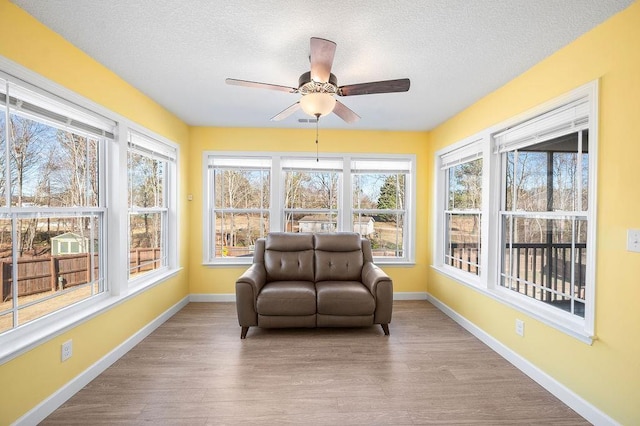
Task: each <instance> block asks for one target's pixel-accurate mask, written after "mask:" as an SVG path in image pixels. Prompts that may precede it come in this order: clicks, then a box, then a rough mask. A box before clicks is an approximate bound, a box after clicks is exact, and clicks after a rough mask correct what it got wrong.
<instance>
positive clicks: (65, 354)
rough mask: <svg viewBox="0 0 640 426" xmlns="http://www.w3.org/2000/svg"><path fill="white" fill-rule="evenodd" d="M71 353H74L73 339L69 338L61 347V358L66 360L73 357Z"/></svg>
mask: <svg viewBox="0 0 640 426" xmlns="http://www.w3.org/2000/svg"><path fill="white" fill-rule="evenodd" d="M71 355H73V340H67V341H66V342H64V343H63V344H62V347H61V349H60V358H61V359H62V361H66V360H68V359H69V358H71Z"/></svg>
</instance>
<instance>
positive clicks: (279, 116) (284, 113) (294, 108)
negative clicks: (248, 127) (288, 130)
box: [271, 102, 300, 121]
mask: <svg viewBox="0 0 640 426" xmlns="http://www.w3.org/2000/svg"><path fill="white" fill-rule="evenodd" d="M299 109H300V102H296V103H295V104H293V105H291V106H289V107H287V108H285V109H284V110H282V111H280V112H279V113H277V114H276V115H274V116H273V117H271V121H280V120H284V119H285V118H287V117H288V116H290V115H291V114H293V113H294V112H296V111H297V110H299Z"/></svg>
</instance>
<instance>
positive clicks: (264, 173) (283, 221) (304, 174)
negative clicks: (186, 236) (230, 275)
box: [204, 152, 415, 264]
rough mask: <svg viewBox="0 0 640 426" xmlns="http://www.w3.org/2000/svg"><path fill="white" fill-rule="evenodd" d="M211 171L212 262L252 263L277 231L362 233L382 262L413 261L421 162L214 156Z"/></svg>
mask: <svg viewBox="0 0 640 426" xmlns="http://www.w3.org/2000/svg"><path fill="white" fill-rule="evenodd" d="M204 164H205V168H206V170H207V171H206V175H205V182H207V187H206V188H205V196H206V199H207V203H206V204H207V205H206V206H205V214H204V217H205V229H207V232H206V238H205V240H206V241H205V260H204V261H205V263H214V264H216V263H219V264H227V263H249V262H250V261H251V257H252V255H253V245H254V244H255V240H256V239H258V238H261V237H264V236H265V235H266V234H267V233H268V232H272V231H285V232H339V231H355V232H359V233H360V234H361V235H363V236H365V237H366V238H368V239H370V240H371V242H372V246H373V254H374V257H375V258H376V260H377V261H384V262H390V263H391V262H400V263H402V262H412V261H413V239H412V237H411V229H412V227H413V226H414V224H413V220H414V219H413V210H412V209H413V207H412V206H413V205H414V203H413V191H412V188H413V187H414V185H415V183H414V174H413V172H412V171H413V170H414V169H415V158H414V157H407V156H392V155H391V156H370V157H364V158H360V157H358V158H357V159H355V158H353V159H352V158H351V156H347V155H345V156H341V155H325V156H323V157H320V158H319V159H318V158H316V156H304V155H300V154H296V155H280V154H273V155H271V156H270V157H264V156H263V155H262V156H260V155H252V154H251V153H215V152H208V153H205V154H204Z"/></svg>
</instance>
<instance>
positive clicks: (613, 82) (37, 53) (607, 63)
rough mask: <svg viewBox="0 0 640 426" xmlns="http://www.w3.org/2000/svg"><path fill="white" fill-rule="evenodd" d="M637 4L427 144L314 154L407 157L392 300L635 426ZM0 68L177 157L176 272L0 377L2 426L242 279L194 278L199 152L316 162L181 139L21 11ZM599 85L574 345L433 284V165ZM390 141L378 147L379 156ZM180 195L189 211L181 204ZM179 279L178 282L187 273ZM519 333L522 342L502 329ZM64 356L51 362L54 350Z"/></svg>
mask: <svg viewBox="0 0 640 426" xmlns="http://www.w3.org/2000/svg"><path fill="white" fill-rule="evenodd" d="M638 46H640V3H638V2H636V3H634V4H633V5H632V6H631V7H630V8H629V9H627V10H626V11H624V12H622V13H620V14H618V15H617V16H615V17H614V18H612V19H611V20H609V21H607V22H606V23H604V24H603V25H601V26H600V27H598V28H596V29H595V30H593V31H591V32H589V33H587V34H586V35H584V36H583V37H581V38H580V39H578V40H577V41H576V42H574V43H572V44H570V45H569V46H567V47H566V48H564V49H562V50H561V51H559V52H557V53H556V54H554V55H552V56H551V57H550V58H548V59H546V60H544V61H542V62H541V63H540V64H538V65H536V66H535V67H534V68H532V69H531V70H529V71H528V72H526V73H525V74H523V75H522V76H520V77H518V78H516V79H515V80H513V81H512V82H510V83H509V84H507V85H505V86H504V87H502V88H501V89H499V90H497V91H496V92H494V93H492V94H490V95H489V96H487V97H486V98H484V99H482V100H481V101H479V102H478V103H476V104H475V105H473V106H471V107H470V108H468V109H467V110H465V111H464V112H462V113H461V114H459V115H458V116H456V117H454V118H453V119H451V120H449V121H447V122H446V123H444V124H442V125H441V126H439V127H438V128H436V129H435V130H434V131H433V132H430V133H426V132H423V133H421V132H365V131H331V130H322V129H321V130H320V150H321V152H378V153H382V152H392V153H413V154H416V156H417V169H418V170H417V180H418V186H417V194H418V197H417V228H416V232H417V237H416V265H415V266H411V267H400V266H397V267H385V270H387V271H388V272H389V273H390V275H391V276H392V278H393V279H394V283H395V290H396V291H399V292H415V291H418V292H424V291H426V290H427V283H428V290H429V292H430V293H431V294H433V295H434V296H435V297H437V298H438V299H440V300H442V301H443V302H444V303H446V304H447V305H449V306H450V307H452V308H453V309H455V310H456V311H457V312H458V313H460V314H461V315H463V316H464V317H466V318H468V319H469V320H471V321H472V322H474V323H475V324H476V325H478V326H479V327H481V328H482V329H483V330H485V331H486V332H488V333H489V334H491V335H492V336H494V337H495V338H497V339H498V340H500V341H501V342H503V343H504V344H505V345H507V346H508V347H510V348H511V349H513V350H514V351H516V352H517V353H519V354H521V355H522V356H524V357H525V358H527V359H528V360H530V361H531V362H532V363H534V364H535V365H537V366H538V367H540V368H541V369H543V370H544V371H546V372H547V373H549V374H550V375H551V376H553V377H554V378H556V379H557V380H559V381H560V382H561V383H563V384H564V385H566V386H567V387H569V388H570V389H572V390H573V391H575V392H576V393H578V394H579V395H581V396H582V397H584V398H585V399H586V400H587V401H588V402H590V403H592V404H593V405H595V406H596V407H598V408H599V409H601V410H603V411H604V412H606V413H607V414H608V415H610V416H612V417H613V418H615V419H616V420H618V421H620V422H621V423H623V424H637V423H640V415H639V408H638V405H637V395H640V356H638V354H640V340H638V338H637V336H639V335H640V309H637V308H636V305H637V304H638V300H640V285H638V282H639V281H638V279H637V277H638V276H640V254H636V253H629V252H627V251H625V231H626V229H628V228H640V215H639V214H638V211H640V197H637V196H630V195H635V194H637V193H638V191H637V188H636V186H637V183H636V182H638V181H639V178H640V175H639V173H640V172H639V170H640V163H639V161H638V158H640V136H639V135H640V119H638V118H639V116H638V114H639V112H640V53H639V52H640V49H639V48H638ZM0 55H2V56H5V57H7V58H9V59H11V60H13V61H15V62H18V63H20V64H22V65H24V66H25V67H27V68H29V69H31V70H33V71H35V72H37V73H39V74H41V75H43V76H45V77H47V78H49V79H51V80H53V81H56V82H57V83H59V84H61V85H63V86H65V87H67V88H69V89H71V90H73V91H75V92H77V93H79V94H81V95H83V96H85V97H87V98H89V99H91V100H93V101H94V102H97V103H99V104H102V105H104V106H105V107H107V108H109V109H111V110H113V111H115V112H117V113H119V114H121V115H123V116H126V117H128V118H130V119H132V120H134V121H136V122H138V123H139V124H141V125H143V126H145V127H147V128H149V129H150V130H153V131H155V132H157V133H159V134H162V135H164V136H165V137H167V138H169V139H171V140H174V141H176V142H178V143H180V144H181V147H182V150H181V155H182V157H181V164H180V167H181V171H182V173H181V179H179V182H180V188H179V190H180V193H181V195H182V197H181V200H180V206H179V210H180V215H181V218H183V220H181V221H180V223H181V225H180V226H181V228H180V235H181V239H180V263H181V265H183V266H185V270H184V271H182V272H181V273H180V274H178V276H176V277H175V278H172V279H170V280H168V281H166V282H165V283H163V284H161V285H159V286H157V287H155V288H153V289H151V290H149V291H147V292H144V293H142V294H140V295H138V296H136V297H135V298H133V299H131V300H129V301H127V302H125V303H123V304H121V305H118V306H117V307H115V308H113V309H111V310H110V311H108V312H106V313H104V314H102V315H100V316H98V317H96V318H94V319H92V320H90V321H87V322H85V323H83V324H82V325H80V326H78V327H75V328H74V329H72V330H70V331H69V332H67V333H65V334H63V335H61V336H57V337H55V338H53V339H51V340H50V341H48V342H46V343H44V344H42V345H40V346H39V347H37V348H35V349H33V350H31V351H30V352H28V353H26V354H24V355H22V356H20V357H17V358H15V359H13V360H12V361H9V362H7V363H5V364H3V365H0V378H1V379H2V380H1V382H2V383H3V384H5V383H11V384H12V386H11V387H9V386H0V424H6V423H10V422H12V421H14V420H15V419H17V418H19V417H20V416H22V415H24V414H25V413H26V412H28V411H29V410H30V409H32V408H33V407H35V406H36V405H37V404H38V403H40V402H41V401H42V400H44V399H45V398H47V397H48V396H50V395H51V394H52V393H53V392H55V391H56V390H58V389H60V388H61V387H62V386H64V385H65V384H66V383H67V382H68V381H70V380H72V379H73V378H74V377H75V376H77V375H78V374H80V373H81V372H83V371H84V370H86V369H87V368H88V367H90V366H91V365H92V364H93V363H95V362H96V361H97V360H99V359H100V358H101V357H102V356H104V355H105V354H107V353H108V352H109V351H111V350H113V349H114V348H115V347H116V346H118V345H119V344H120V343H122V342H123V341H124V340H126V339H127V338H128V337H129V336H131V335H132V334H134V333H135V332H137V331H138V330H140V329H141V328H142V327H144V326H145V325H146V324H148V323H149V321H151V320H152V319H153V318H155V317H156V316H157V315H159V314H160V313H162V312H163V311H165V310H166V309H167V308H168V307H170V306H172V305H173V304H174V303H176V302H177V301H179V300H181V299H182V298H183V297H184V296H185V295H187V294H189V293H210V294H228V293H234V285H233V283H234V282H235V279H236V277H237V276H238V275H239V274H240V273H241V272H242V271H243V270H244V268H243V267H205V266H203V265H202V195H203V194H202V169H201V167H202V152H203V151H205V150H223V151H239V150H250V151H282V152H293V151H307V152H314V151H315V144H314V140H315V130H313V129H309V130H275V129H223V128H201V127H198V128H188V127H187V126H186V125H185V124H184V123H182V122H181V121H180V120H179V119H178V118H176V117H175V116H173V115H172V114H170V113H169V112H167V111H166V110H164V109H163V108H161V107H160V106H158V105H157V104H156V103H154V102H153V101H152V100H150V99H149V98H147V97H145V96H144V95H143V94H141V93H140V92H139V91H137V90H136V89H134V88H133V87H131V86H129V85H128V84H126V83H125V82H123V81H122V80H121V79H120V78H119V77H118V76H116V75H115V74H113V73H112V72H111V71H109V70H107V69H105V68H104V67H102V66H101V65H100V64H98V63H97V62H95V61H94V60H92V59H91V58H89V57H87V56H86V55H85V54H83V53H82V52H81V51H79V50H78V49H77V48H75V47H74V46H72V45H70V44H69V43H67V42H66V41H65V40H63V39H62V38H61V37H60V36H59V35H57V34H55V33H53V32H52V31H50V30H49V29H47V28H46V27H44V26H42V25H41V24H39V23H38V22H37V21H35V20H34V19H33V18H31V17H30V16H29V15H27V14H26V13H25V12H23V11H22V10H21V9H19V8H17V7H16V6H14V5H12V4H11V3H9V2H8V1H7V0H0ZM596 78H600V82H601V91H600V134H599V150H600V152H599V173H598V179H599V182H598V183H599V185H598V186H599V190H598V205H599V208H598V232H597V234H598V242H597V259H598V260H597V281H598V284H597V285H598V288H597V300H596V318H597V322H596V332H597V335H598V338H599V340H598V341H596V342H595V343H594V345H593V346H588V345H585V344H583V343H581V342H579V341H577V340H575V339H573V338H571V337H567V336H566V335H564V334H562V333H559V332H557V331H555V330H554V329H552V328H549V327H547V326H545V325H543V324H541V323H538V322H537V321H535V320H533V319H531V318H527V317H526V316H524V315H523V314H521V313H519V312H517V311H515V310H513V309H511V308H508V307H505V306H504V305H501V304H499V303H497V302H495V301H493V300H491V299H488V298H486V297H484V296H482V295H480V294H478V293H477V292H475V291H473V290H470V289H468V288H466V287H464V286H461V285H459V284H457V283H456V282H454V281H452V280H450V279H447V278H445V277H443V276H441V275H440V274H438V273H436V272H434V271H433V270H432V269H431V268H429V267H428V265H429V264H430V263H431V250H432V247H431V241H432V220H433V218H432V214H431V213H432V203H433V199H432V197H431V190H432V188H433V170H432V161H433V153H434V152H435V151H436V150H438V149H440V148H442V147H444V146H447V145H449V144H451V143H454V142H456V141H458V140H460V139H461V138H464V137H466V136H469V135H471V134H474V133H476V132H477V131H479V130H482V129H484V128H487V127H489V126H491V125H493V124H495V123H498V122H500V121H502V120H505V119H507V118H510V117H512V116H514V115H517V114H519V113H521V112H523V111H525V110H527V109H529V108H531V107H533V106H536V105H538V104H540V103H543V102H545V101H547V100H549V99H552V98H554V97H556V96H558V95H560V94H562V93H564V92H567V91H569V90H571V89H573V88H575V87H577V86H579V85H581V84H583V83H585V82H588V81H590V80H593V79H596ZM390 141H391V143H390ZM186 194H193V201H190V202H187V201H184V200H185V199H186V197H184V195H186ZM187 272H188V273H187ZM516 317H518V318H522V319H525V320H526V327H527V328H526V337H525V338H519V337H517V336H516V335H515V333H514V331H513V328H514V319H515V318H516ZM69 338H73V341H74V356H73V358H71V359H70V360H68V361H67V362H65V363H64V364H62V363H61V362H60V361H59V350H60V344H61V342H63V341H65V340H67V339H69Z"/></svg>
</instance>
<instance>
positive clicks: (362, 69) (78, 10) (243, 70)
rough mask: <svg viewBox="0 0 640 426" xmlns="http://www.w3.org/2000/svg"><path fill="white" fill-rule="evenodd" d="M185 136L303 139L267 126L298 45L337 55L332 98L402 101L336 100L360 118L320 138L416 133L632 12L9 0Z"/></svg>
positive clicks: (500, 4)
mask: <svg viewBox="0 0 640 426" xmlns="http://www.w3.org/2000/svg"><path fill="white" fill-rule="evenodd" d="M13 2H14V3H15V4H17V5H18V6H20V7H21V8H23V9H25V10H26V11H27V12H28V13H30V14H31V15H33V16H34V17H35V18H36V19H38V20H39V21H41V22H43V23H44V24H45V25H46V26H48V27H49V28H51V29H53V30H54V31H56V32H57V33H59V34H61V35H62V36H63V37H64V38H65V39H67V40H68V41H70V42H71V43H73V44H74V45H76V46H77V47H79V48H80V49H82V50H83V51H84V52H86V53H87V54H88V55H89V56H91V57H93V58H94V59H96V60H97V61H99V62H100V63H102V64H103V65H105V66H106V67H107V68H109V69H111V70H112V71H114V72H115V73H116V74H118V75H120V76H121V77H122V78H123V79H124V80H126V81H128V82H129V83H130V84H132V85H133V86H135V87H136V88H138V89H139V90H140V91H142V92H144V93H145V94H147V95H148V96H149V97H151V98H153V99H154V100H155V101H157V102H158V103H160V104H161V105H163V106H164V107H166V108H167V109H168V110H170V111H172V112H173V113H175V114H176V115H177V116H178V117H180V118H181V119H182V120H184V121H185V122H186V123H188V124H190V125H201V126H230V127H236V126H237V127H283V128H285V127H286V128H291V127H294V128H295V127H308V126H312V124H303V123H299V122H298V119H299V118H308V117H306V116H305V115H304V113H303V112H301V111H299V112H298V113H296V114H294V115H292V116H290V117H288V118H287V119H285V120H283V121H281V122H271V121H269V119H270V118H271V117H272V116H273V115H275V114H277V113H278V112H280V111H281V110H283V109H284V108H286V107H287V106H289V105H291V104H292V103H294V102H296V101H297V100H298V98H299V96H300V95H297V94H289V93H282V92H276V91H271V90H262V89H251V88H245V87H237V86H229V85H226V84H225V82H224V80H225V78H227V77H232V78H237V79H244V80H254V81H261V82H266V83H273V84H279V85H284V86H293V87H297V82H298V77H299V76H300V74H302V73H303V72H306V71H308V70H309V59H308V55H309V39H310V37H322V38H326V39H329V40H333V41H335V42H336V43H337V50H336V55H335V59H334V62H333V69H332V72H333V73H334V74H335V75H336V76H337V78H338V83H339V85H345V84H354V83H363V82H368V81H378V80H387V79H396V78H405V77H408V78H410V79H411V89H410V90H409V92H407V93H392V94H377V95H365V96H350V97H344V98H340V100H341V101H342V102H343V103H344V104H345V105H347V106H348V107H349V108H351V109H353V110H354V111H355V112H357V113H358V114H359V115H360V116H361V117H362V118H361V119H360V121H358V122H357V123H355V124H346V123H344V122H342V120H340V119H339V118H338V117H337V116H335V115H333V114H331V115H329V116H327V117H326V118H322V119H321V126H322V127H324V128H343V129H346V128H353V129H380V130H427V129H431V128H433V127H434V126H436V125H437V124H439V123H441V122H442V121H444V120H446V119H447V118H449V117H451V116H452V115H454V114H455V113H457V112H459V111H461V110H462V109H464V108H465V107H467V106H469V105H470V104H472V103H473V102H475V101H477V100H478V99H480V98H481V97H483V96H484V95H486V94H488V93H490V92H492V91H493V90H495V89H497V88H498V87H500V86H502V85H503V84H505V83H506V82H508V81H509V80H511V79H512V78H514V77H516V76H517V75H519V74H521V73H522V72H523V71H525V70H527V69H528V68H530V67H531V66H533V65H534V64H536V63H537V62H539V61H540V60H542V59H543V58H545V57H547V56H549V55H550V54H552V53H553V52H555V51H556V50H558V49H560V48H561V47H563V46H565V45H567V44H568V43H570V42H571V41H573V40H575V39H576V38H577V37H579V36H580V35H581V34H583V33H585V32H587V31H589V30H590V29H592V28H593V27H595V26H596V25H598V24H599V23H601V22H603V21H604V20H606V19H607V18H608V17H610V16H611V15H613V14H615V13H616V12H618V11H620V10H622V9H624V8H625V7H626V6H628V5H629V4H631V3H632V2H633V0H429V1H417V0H384V1H379V0H369V1H355V0H354V1H295V0H270V1H253V0H252V1H242V0H232V1H224V2H222V1H210V0H109V1H104V0H82V1H81V0H13Z"/></svg>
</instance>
